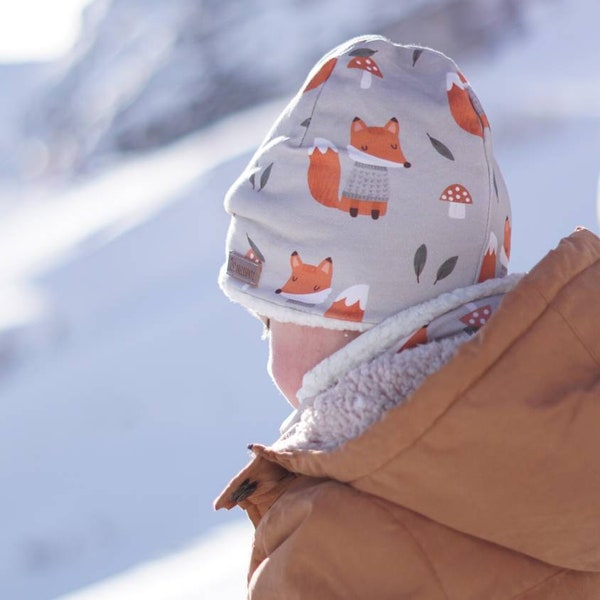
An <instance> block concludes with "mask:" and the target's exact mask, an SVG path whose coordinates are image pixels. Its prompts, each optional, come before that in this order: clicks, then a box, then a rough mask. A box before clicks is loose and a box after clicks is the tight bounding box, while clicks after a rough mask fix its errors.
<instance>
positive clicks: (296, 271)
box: [275, 251, 333, 304]
mask: <svg viewBox="0 0 600 600" xmlns="http://www.w3.org/2000/svg"><path fill="white" fill-rule="evenodd" d="M290 265H291V267H292V274H291V275H290V277H289V279H288V280H287V281H286V282H285V283H284V284H283V286H282V287H281V288H279V289H277V290H275V293H276V294H281V295H282V296H283V297H284V298H287V299H288V300H292V301H295V302H302V303H303V304H321V303H322V302H324V301H325V300H326V299H327V296H329V294H330V293H331V280H332V278H333V262H332V260H331V258H330V257H327V258H324V259H323V260H322V261H321V262H320V263H319V264H318V265H309V264H306V263H304V262H302V259H301V258H300V255H299V254H298V253H297V252H295V251H294V252H292V255H291V256H290Z"/></svg>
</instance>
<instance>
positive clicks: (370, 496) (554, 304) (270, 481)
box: [216, 230, 600, 600]
mask: <svg viewBox="0 0 600 600" xmlns="http://www.w3.org/2000/svg"><path fill="white" fill-rule="evenodd" d="M253 450H254V452H255V455H256V457H255V458H254V459H253V460H252V462H251V463H250V464H249V465H248V466H247V467H246V468H245V469H244V470H243V471H242V472H241V473H240V474H239V475H238V476H237V477H235V478H234V479H233V481H232V482H231V483H230V484H229V486H228V487H227V488H226V490H225V491H224V492H223V493H222V495H221V496H220V498H219V499H218V500H217V502H216V506H217V508H222V507H225V508H232V507H233V506H235V505H239V506H241V507H242V508H243V509H245V510H246V511H247V512H248V515H249V516H250V518H251V519H252V521H253V523H254V524H255V526H256V535H255V543H254V546H253V550H252V560H251V564H250V571H249V597H250V598H252V599H253V600H267V599H275V598H277V599H285V600H293V599H308V598H311V599H340V600H341V599H344V600H350V599H382V600H383V599H395V600H398V599H411V600H509V599H510V600H516V599H517V598H518V599H519V600H574V599H577V600H583V599H585V600H598V599H600V240H599V239H598V238H597V237H596V236H595V235H593V234H592V233H591V232H589V231H586V230H581V231H577V232H575V233H574V234H573V235H571V236H569V237H568V238H566V239H564V240H563V241H562V242H561V243H560V245H559V246H558V248H557V249H556V250H554V251H552V252H551V253H550V254H549V255H548V256H547V257H546V258H544V259H543V260H542V261H541V262H540V263H539V264H538V265H537V266H536V267H535V268H534V269H533V270H532V271H531V272H530V273H529V274H527V275H526V276H525V277H524V278H523V279H521V281H520V282H519V283H518V284H517V286H516V287H515V288H514V290H513V291H512V292H510V293H508V294H507V295H506V296H505V298H504V300H503V301H502V304H501V306H500V308H499V309H498V311H497V313H496V314H495V315H494V316H493V317H492V318H491V320H490V321H489V322H488V324H487V325H486V326H485V327H484V328H483V329H482V330H481V331H480V332H479V333H478V335H476V336H475V337H474V338H473V339H472V340H470V341H468V342H467V343H465V344H463V345H462V346H461V347H460V349H459V350H458V352H457V354H456V355H455V356H454V357H453V358H452V359H451V360H450V362H449V363H447V364H446V365H445V366H444V367H443V368H442V369H440V370H439V371H437V372H436V373H434V374H433V375H431V376H430V377H428V378H427V379H426V380H425V382H424V383H423V384H422V385H421V387H419V389H418V390H417V391H416V392H415V393H414V394H413V395H412V397H411V398H410V401H409V402H406V403H404V404H402V405H400V406H397V407H396V408H394V409H392V410H390V411H389V412H388V413H387V414H386V416H385V417H384V418H383V419H382V420H381V421H379V422H377V423H376V424H375V425H373V426H371V427H370V428H369V429H367V431H366V432H365V433H363V434H362V435H360V436H359V437H357V438H355V439H353V440H351V441H350V442H347V443H345V444H344V445H342V446H341V447H340V448H338V449H336V450H333V451H330V452H324V451H315V450H295V451H286V452H277V451H274V450H273V449H270V448H268V447H264V446H260V445H256V446H254V447H253Z"/></svg>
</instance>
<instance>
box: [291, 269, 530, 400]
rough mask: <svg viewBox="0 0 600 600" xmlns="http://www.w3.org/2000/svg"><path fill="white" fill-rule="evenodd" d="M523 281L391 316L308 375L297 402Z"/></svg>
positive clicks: (494, 283)
mask: <svg viewBox="0 0 600 600" xmlns="http://www.w3.org/2000/svg"><path fill="white" fill-rule="evenodd" d="M522 277H523V274H522V273H513V274H511V275H507V276H506V277H502V278H498V279H489V280H488V281H484V282H483V283H478V284H475V285H471V286H468V287H464V288H458V289H456V290H454V291H452V292H447V293H445V294H440V295H439V296H437V297H436V298H433V299H432V300H428V301H426V302H423V303H421V304H416V305H414V306H411V307H410V308H407V309H405V310H403V311H401V312H399V313H397V314H395V315H392V316H391V317H389V318H387V319H386V320H385V321H382V322H381V323H379V324H378V325H377V326H375V327H373V328H372V329H370V330H369V331H366V332H365V333H363V334H362V335H360V336H359V337H358V338H356V339H355V340H353V341H352V342H350V343H349V344H348V345H346V346H344V347H343V348H342V349H341V350H338V351H337V352H335V353H334V354H332V355H331V356H330V357H328V358H326V359H325V360H323V361H321V362H320V363H319V364H318V365H317V366H316V367H314V368H313V369H312V370H310V371H309V372H308V373H306V375H305V376H304V379H303V381H302V387H301V388H300V390H299V391H298V394H297V397H298V400H300V402H301V403H303V402H304V401H305V400H307V399H309V398H311V397H313V396H315V395H316V394H318V393H320V392H321V391H323V390H325V389H327V388H328V387H330V386H331V385H333V384H334V383H335V382H336V381H337V380H338V379H339V378H340V377H341V376H343V374H344V373H346V372H347V371H349V370H351V369H354V368H355V367H358V366H359V365H360V364H362V363H364V362H367V361H369V360H371V359H373V358H374V357H375V356H377V355H378V354H381V353H382V352H385V351H386V350H388V349H389V348H390V347H391V346H392V345H393V344H395V343H396V342H397V341H398V340H400V339H402V338H403V337H404V336H407V335H409V334H412V333H414V332H415V331H416V330H417V329H419V327H422V326H423V325H427V324H428V323H430V322H431V321H432V320H433V319H435V318H436V317H438V316H440V315H443V314H444V313H447V312H449V311H451V310H453V309H455V308H458V307H459V306H461V305H462V304H466V303H467V302H473V301H474V300H478V299H481V298H485V297H487V296H493V295H496V294H505V293H507V292H509V291H510V290H512V289H513V288H514V287H515V286H516V285H517V283H518V282H519V281H520V280H521V278H522Z"/></svg>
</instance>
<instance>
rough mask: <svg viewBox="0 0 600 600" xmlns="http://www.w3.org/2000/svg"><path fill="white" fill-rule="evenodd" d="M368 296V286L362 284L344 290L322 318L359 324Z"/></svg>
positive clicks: (363, 314)
mask: <svg viewBox="0 0 600 600" xmlns="http://www.w3.org/2000/svg"><path fill="white" fill-rule="evenodd" d="M368 296H369V286H368V285H366V284H364V283H361V284H358V285H353V286H351V287H349V288H346V289H345V290H344V291H343V292H341V293H340V294H339V295H338V297H337V298H336V299H335V301H334V302H333V304H332V305H331V306H330V307H329V308H328V309H327V310H326V311H325V313H324V314H323V316H324V317H328V318H331V319H340V320H342V321H356V322H357V323H360V322H362V320H363V317H364V316H365V308H366V306H367V298H368Z"/></svg>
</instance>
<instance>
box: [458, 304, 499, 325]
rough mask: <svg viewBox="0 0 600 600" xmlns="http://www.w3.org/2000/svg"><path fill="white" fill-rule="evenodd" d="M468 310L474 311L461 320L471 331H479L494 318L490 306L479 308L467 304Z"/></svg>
mask: <svg viewBox="0 0 600 600" xmlns="http://www.w3.org/2000/svg"><path fill="white" fill-rule="evenodd" d="M467 308H469V309H472V310H471V312H469V313H467V314H466V315H464V316H463V317H461V318H460V320H461V322H462V323H464V324H465V325H466V326H467V327H468V328H469V329H471V330H477V329H479V328H480V327H483V326H484V325H485V324H486V323H487V322H488V320H489V318H490V317H491V316H492V306H491V305H490V304H486V305H485V306H477V305H475V304H472V303H469V304H467Z"/></svg>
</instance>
